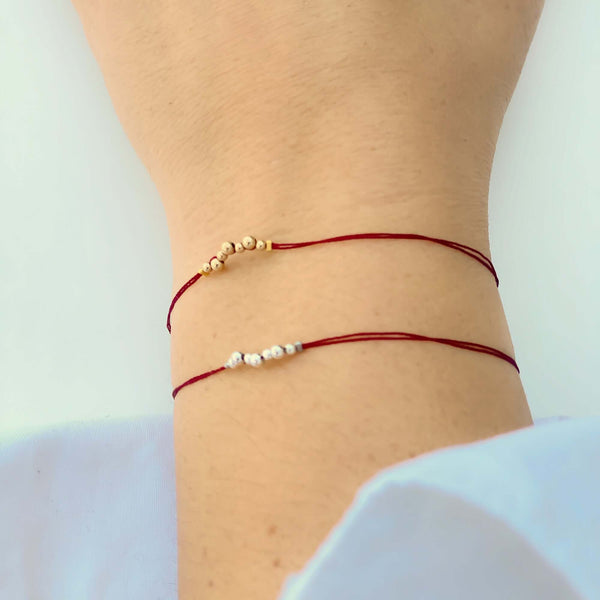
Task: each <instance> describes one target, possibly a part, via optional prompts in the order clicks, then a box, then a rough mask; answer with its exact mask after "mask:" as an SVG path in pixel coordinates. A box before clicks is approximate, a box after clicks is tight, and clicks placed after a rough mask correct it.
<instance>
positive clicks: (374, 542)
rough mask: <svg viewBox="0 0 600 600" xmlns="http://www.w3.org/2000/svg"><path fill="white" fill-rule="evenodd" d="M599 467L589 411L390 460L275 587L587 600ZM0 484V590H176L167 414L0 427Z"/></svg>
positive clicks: (300, 593) (597, 592)
mask: <svg viewBox="0 0 600 600" xmlns="http://www.w3.org/2000/svg"><path fill="white" fill-rule="evenodd" d="M599 465H600V417H587V418H576V419H566V420H559V421H555V422H543V423H538V424H536V425H535V426H533V427H529V428H526V429H523V430H519V431H515V432H511V433H508V434H503V435H500V436H496V437H494V438H490V439H488V440H484V441H481V442H476V443H473V444H466V445H462V446H454V447H452V448H446V449H442V450H438V451H436V452H432V453H429V454H426V455H422V456H420V457H417V458H415V459H412V460H409V461H404V462H401V463H398V464H397V465H394V466H392V467H389V468H387V469H384V470H382V471H380V472H379V473H377V474H376V475H375V476H374V477H373V478H371V479H370V480H368V481H366V482H364V484H363V485H362V486H361V487H360V488H359V489H358V490H357V493H356V495H355V498H354V500H353V502H352V503H351V505H350V506H349V507H348V508H347V510H346V511H345V513H344V514H343V515H340V520H339V522H338V524H337V525H336V526H335V527H334V528H333V529H332V530H331V532H330V533H329V535H328V536H327V537H326V538H325V539H324V540H323V541H322V543H321V544H320V546H319V548H318V549H316V552H315V554H314V555H313V557H312V558H311V560H310V561H309V562H308V563H307V564H306V565H305V567H304V568H303V570H302V571H300V572H299V573H293V574H290V575H289V576H288V578H287V579H286V581H285V583H284V585H283V587H282V589H281V591H280V595H279V596H278V598H277V600H309V599H310V600H338V599H339V600H342V599H343V600H358V599H361V600H362V599H365V600H367V599H368V600H374V599H376V600H388V599H392V598H393V599H399V598H402V599H403V600H411V599H415V600H416V599H418V600H428V599H431V600H433V599H435V600H442V599H444V600H453V599H457V600H458V599H459V598H460V599H461V600H471V599H473V600H474V599H477V600H481V599H485V600H494V599H503V600H505V599H507V598H510V599H511V600H520V599H528V600H529V599H538V598H543V599H544V600H554V599H557V600H558V599H563V600H570V599H572V598H573V599H574V598H577V599H586V600H587V599H589V600H597V599H599V598H600V467H599ZM0 486H1V494H0V543H1V545H0V599H1V600H5V599H6V600H9V599H10V600H45V599H52V600H71V599H73V600H83V599H85V600H96V599H97V600H100V599H102V600H109V599H110V600H137V599H140V600H142V599H143V600H175V599H176V598H177V545H176V537H177V533H176V531H177V530H176V504H175V481H174V457H173V436H172V419H171V417H170V416H158V417H156V416H154V417H144V418H141V419H134V420H131V421H117V422H115V421H99V422H90V423H82V424H71V425H68V426H64V427H59V428H53V429H49V430H47V431H44V432H42V433H40V434H36V435H29V436H25V437H16V438H7V439H5V440H3V441H0ZM273 600H275V599H273Z"/></svg>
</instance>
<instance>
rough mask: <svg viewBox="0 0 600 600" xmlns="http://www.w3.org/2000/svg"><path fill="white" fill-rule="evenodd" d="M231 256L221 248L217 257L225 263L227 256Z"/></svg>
mask: <svg viewBox="0 0 600 600" xmlns="http://www.w3.org/2000/svg"><path fill="white" fill-rule="evenodd" d="M228 257H229V254H227V253H226V252H225V251H223V250H219V252H217V258H218V259H219V260H220V261H221V262H222V263H224V262H225V261H226V260H227V258H228Z"/></svg>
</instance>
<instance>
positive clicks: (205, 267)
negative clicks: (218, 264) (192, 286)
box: [200, 263, 212, 275]
mask: <svg viewBox="0 0 600 600" xmlns="http://www.w3.org/2000/svg"><path fill="white" fill-rule="evenodd" d="M211 271H212V267H211V266H210V263H204V264H203V265H202V268H201V269H200V272H201V273H204V275H209V274H210V272H211Z"/></svg>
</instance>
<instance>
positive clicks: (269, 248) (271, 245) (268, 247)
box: [267, 240, 273, 252]
mask: <svg viewBox="0 0 600 600" xmlns="http://www.w3.org/2000/svg"><path fill="white" fill-rule="evenodd" d="M271 250H273V242H272V241H271V240H267V252H271Z"/></svg>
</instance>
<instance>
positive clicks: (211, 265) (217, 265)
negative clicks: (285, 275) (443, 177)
mask: <svg viewBox="0 0 600 600" xmlns="http://www.w3.org/2000/svg"><path fill="white" fill-rule="evenodd" d="M359 239H403V240H424V241H428V242H434V243H436V244H441V245H442V246H446V247H448V248H452V249H453V250H458V251H459V252H462V253H463V254H466V255H467V256H470V257H471V258H473V259H475V260H476V261H477V262H479V263H480V264H482V265H483V266H484V267H485V268H486V269H487V270H488V271H490V273H491V274H492V275H493V276H494V279H495V281H496V286H498V285H499V281H498V275H497V274H496V269H494V265H493V264H492V261H491V260H490V259H489V258H488V257H487V256H486V255H485V254H483V253H482V252H480V251H479V250H476V249H475V248H471V247H470V246H466V245H465V244H459V243H458V242H452V241H450V240H443V239H440V238H434V237H429V236H426V235H420V234H417V233H358V234H352V235H341V236H337V237H333V238H326V239H324V240H316V241H311V242H299V243H279V244H278V243H274V242H271V240H266V241H263V240H257V239H256V238H254V237H253V236H251V235H249V236H246V237H244V238H243V240H242V242H237V243H234V242H224V243H223V245H222V246H221V250H220V251H219V252H218V253H217V254H216V256H213V257H212V258H211V259H210V260H209V261H208V262H206V263H204V264H203V265H202V269H201V270H200V271H199V272H198V273H196V274H195V275H194V276H193V277H191V278H190V279H189V280H188V281H186V282H185V283H184V284H183V285H182V286H181V288H180V289H179V290H178V291H177V293H176V294H175V296H173V300H172V301H171V305H170V306H169V312H168V314H167V331H168V332H169V333H171V313H172V312H173V308H174V307H175V304H176V303H177V301H178V300H179V298H181V296H182V295H183V294H184V292H185V291H186V290H187V289H188V288H190V287H191V286H192V285H194V283H196V282H197V281H198V279H200V277H202V276H203V275H204V276H205V277H207V276H208V275H210V274H211V273H213V272H215V271H220V270H222V269H223V268H224V266H225V261H226V260H227V257H228V256H231V255H232V254H240V253H242V252H244V251H245V250H254V249H256V250H267V251H270V250H292V249H294V248H304V247H305V246H314V245H316V244H327V243H331V242H343V241H347V240H359Z"/></svg>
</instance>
